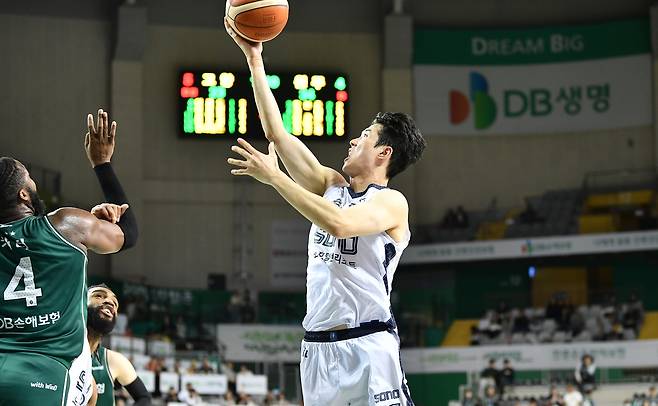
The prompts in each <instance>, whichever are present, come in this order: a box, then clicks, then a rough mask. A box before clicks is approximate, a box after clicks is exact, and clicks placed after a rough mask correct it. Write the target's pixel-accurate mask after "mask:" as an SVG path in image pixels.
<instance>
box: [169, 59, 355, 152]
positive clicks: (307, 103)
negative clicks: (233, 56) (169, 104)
mask: <svg viewBox="0 0 658 406" xmlns="http://www.w3.org/2000/svg"><path fill="white" fill-rule="evenodd" d="M251 81H252V79H251V74H250V73H249V72H236V71H222V70H217V71H213V70H204V71H200V70H183V71H181V73H180V76H179V86H178V96H179V98H180V102H179V103H180V111H179V117H180V126H179V128H180V134H181V136H182V137H184V138H205V139H208V138H210V139H236V138H237V137H242V138H263V129H262V127H261V124H260V118H259V116H258V109H257V108H256V101H255V100H254V94H253V90H252V87H251ZM267 82H268V84H269V86H270V89H271V90H272V93H273V94H274V97H275V99H276V101H277V104H278V105H279V110H280V111H281V116H282V119H283V125H284V127H285V128H286V130H287V131H288V132H289V133H290V134H293V135H296V136H298V137H300V138H304V139H305V140H306V139H309V140H310V139H318V140H341V139H343V138H345V134H346V133H347V107H348V103H349V86H348V81H347V77H346V76H345V75H340V74H326V73H313V72H309V73H272V74H268V75H267Z"/></svg>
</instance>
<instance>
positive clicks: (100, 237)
mask: <svg viewBox="0 0 658 406" xmlns="http://www.w3.org/2000/svg"><path fill="white" fill-rule="evenodd" d="M48 217H49V219H50V221H51V223H52V224H53V226H54V227H55V228H56V229H57V231H58V232H60V233H61V234H62V235H63V236H64V237H65V238H66V239H67V240H69V242H71V243H73V244H74V245H76V246H78V247H83V248H86V249H89V250H91V251H93V252H95V253H97V254H112V253H115V252H117V251H119V250H120V249H121V247H122V246H123V242H124V237H123V231H121V228H119V226H117V225H116V224H112V223H110V222H108V221H105V220H99V219H97V218H96V217H95V216H94V215H92V214H91V213H90V212H88V211H85V210H81V209H76V208H72V207H67V208H62V209H59V210H57V211H55V212H53V213H51V214H49V215H48Z"/></svg>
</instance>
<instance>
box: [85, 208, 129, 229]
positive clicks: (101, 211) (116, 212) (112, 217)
mask: <svg viewBox="0 0 658 406" xmlns="http://www.w3.org/2000/svg"><path fill="white" fill-rule="evenodd" d="M126 210H128V205H127V204H122V205H121V206H119V205H118V204H112V203H101V204H99V205H96V206H94V208H93V209H91V214H93V215H94V216H95V217H96V218H97V219H99V220H105V221H109V222H110V223H113V224H116V223H118V222H119V221H120V220H121V216H122V215H123V213H125V212H126Z"/></svg>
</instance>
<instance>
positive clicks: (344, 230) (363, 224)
mask: <svg viewBox="0 0 658 406" xmlns="http://www.w3.org/2000/svg"><path fill="white" fill-rule="evenodd" d="M238 143H239V146H234V147H233V148H232V150H233V152H235V153H237V154H239V155H240V156H241V157H242V158H244V159H242V160H240V159H234V158H229V159H228V163H229V164H231V165H233V166H235V167H237V168H238V169H233V170H231V173H232V174H233V175H236V176H251V177H252V178H254V179H256V180H258V181H259V182H261V183H265V184H267V185H271V186H272V187H274V189H276V191H277V192H279V194H280V195H281V196H282V197H283V198H284V199H286V200H287V201H288V203H290V204H291V205H292V206H293V207H294V208H295V209H296V210H297V211H298V212H299V213H300V214H302V215H303V216H304V217H306V218H307V219H308V220H309V221H311V222H312V223H313V224H316V225H317V226H319V227H321V228H322V229H324V230H325V231H327V232H328V233H329V234H331V235H333V236H334V237H338V238H349V237H354V236H360V235H370V234H376V233H381V232H385V231H390V230H394V229H399V228H401V227H407V224H406V222H407V216H408V211H409V209H408V205H407V201H406V199H405V198H404V196H403V195H402V194H401V193H400V192H397V191H394V190H386V191H383V192H381V193H379V194H378V195H377V196H375V197H374V198H372V199H371V200H369V201H368V202H365V203H363V204H360V205H356V206H353V207H348V208H339V207H337V206H336V205H335V204H333V203H332V202H330V201H329V200H326V199H324V198H323V197H321V196H317V195H315V194H313V193H311V192H309V191H308V190H306V189H304V188H303V187H301V186H300V185H298V184H297V183H295V182H293V180H292V179H290V178H289V177H288V176H286V174H285V173H283V172H282V171H281V170H280V169H279V166H278V163H277V156H276V152H275V151H274V148H273V145H272V143H270V148H269V153H268V154H264V153H262V152H260V151H258V150H256V149H255V148H254V147H253V146H252V145H251V144H249V143H248V142H247V141H245V140H243V139H239V140H238Z"/></svg>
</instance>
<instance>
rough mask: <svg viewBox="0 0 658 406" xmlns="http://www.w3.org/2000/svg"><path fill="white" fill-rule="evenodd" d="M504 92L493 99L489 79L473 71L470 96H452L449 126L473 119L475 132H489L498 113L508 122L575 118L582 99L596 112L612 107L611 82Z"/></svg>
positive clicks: (458, 92)
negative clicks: (546, 118) (530, 119)
mask: <svg viewBox="0 0 658 406" xmlns="http://www.w3.org/2000/svg"><path fill="white" fill-rule="evenodd" d="M501 93H502V97H500V96H499V98H494V96H493V95H492V94H491V91H490V87H489V81H488V79H487V77H486V76H484V75H483V74H481V73H479V72H475V71H474V72H471V73H470V74H469V90H468V94H465V93H464V92H461V91H459V90H451V91H450V93H449V99H450V100H449V101H450V123H451V124H452V125H453V126H458V125H461V124H463V123H464V122H466V121H467V120H468V119H469V117H471V116H472V117H473V118H472V120H473V125H474V127H475V129H476V130H486V129H488V128H490V127H491V126H492V125H493V124H494V123H495V122H496V119H497V118H498V116H499V114H502V116H503V117H504V118H505V119H517V118H521V117H532V118H539V117H547V116H550V115H552V114H554V113H560V114H565V115H566V116H567V117H568V116H576V115H578V114H579V113H580V112H581V111H582V110H583V106H582V99H583V96H585V97H586V98H587V99H589V100H590V101H591V108H592V110H593V111H595V112H596V113H604V112H606V111H608V110H609V108H610V103H609V98H610V84H609V83H603V84H591V85H587V86H580V85H570V86H564V87H560V88H559V89H549V88H541V87H537V88H530V89H503V90H502V92H501ZM562 112H563V113H562Z"/></svg>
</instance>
